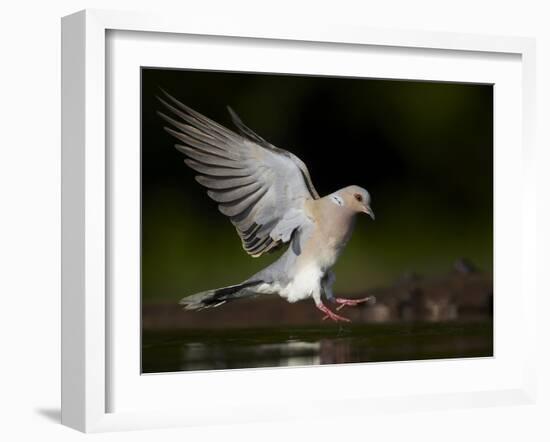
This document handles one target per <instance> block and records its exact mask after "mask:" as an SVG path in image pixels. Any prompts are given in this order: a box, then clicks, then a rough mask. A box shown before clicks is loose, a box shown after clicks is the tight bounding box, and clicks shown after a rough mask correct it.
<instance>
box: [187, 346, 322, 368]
mask: <svg viewBox="0 0 550 442" xmlns="http://www.w3.org/2000/svg"><path fill="white" fill-rule="evenodd" d="M319 348H320V343H319V342H301V341H296V340H288V341H286V342H281V343H270V344H258V345H256V346H251V345H246V344H239V343H233V344H232V345H230V346H228V345H227V343H221V342H217V343H204V342H189V343H184V344H182V346H181V353H180V357H181V362H180V367H181V369H182V370H204V369H205V368H207V369H224V368H237V367H247V366H250V365H249V364H250V362H248V361H254V362H253V363H254V367H283V366H287V367H289V366H299V365H319V364H320V363H321V362H320V355H319V353H320V352H319Z"/></svg>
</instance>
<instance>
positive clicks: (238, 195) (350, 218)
mask: <svg viewBox="0 0 550 442" xmlns="http://www.w3.org/2000/svg"><path fill="white" fill-rule="evenodd" d="M159 100H160V102H161V103H162V104H163V106H164V108H165V112H159V115H160V116H161V117H162V118H163V119H164V120H165V121H166V122H167V123H169V125H170V126H169V127H165V129H166V131H167V132H168V133H170V134H171V135H173V136H174V137H175V138H176V139H177V140H179V141H180V142H181V144H176V148H177V149H178V150H179V151H180V152H182V153H183V154H184V155H185V156H186V157H187V158H186V159H185V163H186V164H187V166H189V167H190V168H191V169H193V170H195V171H196V172H198V175H197V176H196V180H197V181H198V182H199V183H200V184H201V185H203V186H204V187H206V188H207V189H208V190H207V194H208V196H209V197H210V198H212V199H213V200H214V201H215V202H216V203H218V208H219V210H220V212H221V213H223V214H224V215H226V216H227V217H228V218H229V219H230V221H231V223H232V224H233V225H234V226H235V229H236V230H237V233H238V235H239V237H240V238H241V241H242V245H243V248H244V250H245V251H246V252H247V253H248V254H249V255H251V256H253V257H258V256H261V255H263V254H265V253H267V252H269V251H271V250H273V249H275V248H276V247H278V246H280V245H282V244H286V243H289V247H288V249H287V250H286V251H285V252H284V254H283V255H282V256H281V257H280V258H279V259H278V260H277V261H275V262H274V263H273V264H271V265H269V266H268V267H266V268H265V269H263V270H261V271H260V272H258V273H256V274H255V275H253V276H252V277H250V278H249V279H247V280H246V281H244V282H242V283H240V284H236V285H232V286H228V287H224V288H220V289H213V290H207V291H205V292H201V293H197V294H194V295H190V296H187V297H185V298H183V299H182V300H181V301H180V303H181V304H182V305H183V306H184V307H185V308H186V309H188V310H195V309H202V308H207V307H217V306H219V305H222V304H224V303H226V302H227V301H231V300H234V299H239V298H244V297H249V296H254V295H258V294H278V295H279V296H282V297H283V298H286V299H287V300H288V301H289V302H295V301H298V300H302V299H306V298H310V297H312V298H313V300H314V301H315V305H316V306H317V308H319V309H320V310H321V311H323V312H324V313H325V315H326V316H325V318H327V317H328V318H330V319H333V320H335V321H339V320H341V321H347V320H348V319H347V318H345V317H343V316H340V315H338V314H336V313H334V312H332V311H331V310H330V309H329V308H328V307H326V306H325V305H324V303H323V301H322V295H324V296H325V297H326V298H327V299H328V300H329V301H332V302H334V303H336V304H338V305H339V307H338V309H340V308H341V307H343V306H345V305H357V304H359V303H361V302H365V301H367V300H369V299H370V297H367V298H363V299H344V298H337V297H335V296H334V295H333V293H332V285H333V284H334V280H335V277H334V273H333V272H332V270H331V268H332V266H333V265H334V264H335V262H336V260H337V258H338V256H339V255H340V253H341V251H342V249H343V248H344V246H345V245H346V243H347V241H348V240H349V237H350V235H351V232H352V230H353V226H354V222H355V215H356V214H358V213H367V214H369V215H370V216H371V217H372V218H373V219H374V214H373V212H372V210H371V208H370V195H369V193H368V192H367V191H366V190H365V189H363V188H361V187H359V186H349V187H345V188H344V189H341V190H339V191H337V192H334V193H332V194H330V195H327V196H325V197H323V198H321V197H320V196H319V194H318V193H317V191H316V190H315V187H314V186H313V183H312V180H311V176H310V174H309V171H308V169H307V167H306V165H305V164H304V163H303V162H302V161H301V160H300V159H299V158H298V157H297V156H296V155H294V154H292V153H291V152H288V151H286V150H284V149H280V148H278V147H275V146H273V145H272V144H270V143H269V142H267V141H265V140H264V139H263V138H262V137H260V136H259V135H257V134H256V133H255V132H253V131H252V130H251V129H250V128H248V127H247V126H245V125H244V124H243V122H242V121H241V120H240V119H239V117H238V116H237V115H236V114H235V112H233V110H231V109H229V113H230V115H231V118H232V120H233V123H234V124H235V126H236V127H237V128H238V130H239V132H240V133H238V134H237V133H235V132H233V131H231V130H229V129H227V128H225V127H223V126H221V125H220V124H218V123H216V122H214V121H212V120H211V119H209V118H207V117H205V116H204V115H202V114H200V113H198V112H197V111H195V110H193V109H191V108H190V107H188V106H186V105H185V104H183V103H181V102H179V101H178V100H176V99H175V98H174V97H172V96H170V95H169V94H167V93H166V92H164V96H163V97H159Z"/></svg>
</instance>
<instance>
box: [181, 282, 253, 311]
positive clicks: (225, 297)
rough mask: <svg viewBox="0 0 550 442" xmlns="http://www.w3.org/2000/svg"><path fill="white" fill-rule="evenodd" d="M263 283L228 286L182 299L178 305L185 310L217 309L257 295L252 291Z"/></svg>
mask: <svg viewBox="0 0 550 442" xmlns="http://www.w3.org/2000/svg"><path fill="white" fill-rule="evenodd" d="M262 282H263V281H247V282H243V283H242V284H237V285H230V286H228V287H222V288H220V289H213V290H206V291H205V292H200V293H195V294H194V295H189V296H186V297H185V298H183V299H182V300H181V301H180V302H179V303H180V305H182V306H183V307H184V308H185V310H202V309H204V308H210V307H218V306H220V305H222V304H225V303H226V302H228V301H233V300H235V299H242V298H248V297H251V296H255V295H257V292H255V291H254V290H253V288H254V287H255V286H258V285H259V284H261V283H262Z"/></svg>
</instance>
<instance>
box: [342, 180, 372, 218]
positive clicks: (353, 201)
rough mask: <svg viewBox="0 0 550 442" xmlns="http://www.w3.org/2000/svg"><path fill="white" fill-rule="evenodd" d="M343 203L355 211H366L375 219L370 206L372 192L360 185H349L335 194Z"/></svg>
mask: <svg viewBox="0 0 550 442" xmlns="http://www.w3.org/2000/svg"><path fill="white" fill-rule="evenodd" d="M334 196H335V197H337V198H339V199H340V201H341V202H342V205H343V206H345V207H346V208H348V209H349V210H351V211H353V212H355V213H366V214H367V215H369V216H370V217H371V218H372V219H374V212H373V211H372V209H371V207H370V194H369V192H367V191H366V190H365V189H363V188H362V187H359V186H348V187H344V188H343V189H341V190H339V191H338V192H336V193H335V194H334Z"/></svg>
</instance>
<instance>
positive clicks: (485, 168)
mask: <svg viewBox="0 0 550 442" xmlns="http://www.w3.org/2000/svg"><path fill="white" fill-rule="evenodd" d="M159 88H163V89H165V90H166V91H167V92H168V93H170V94H171V95H173V96H174V97H176V98H177V99H178V100H180V101H182V102H184V103H185V104H187V105H189V106H191V107H192V108H194V109H195V110H197V111H199V112H201V113H203V114H205V115H206V116H208V117H210V118H212V119H214V120H215V121H217V122H219V123H221V124H223V125H225V126H227V127H229V128H231V129H234V128H233V126H232V124H231V122H230V118H229V115H228V113H227V111H226V105H230V106H231V107H232V108H233V109H234V110H235V111H236V112H237V113H238V114H239V116H240V117H241V119H242V120H243V121H244V123H245V124H247V125H248V126H249V127H251V128H252V129H253V130H254V131H255V132H257V133H258V134H259V135H260V136H262V137H263V138H265V139H266V140H268V141H270V142H271V143H272V144H274V145H276V146H278V147H281V148H284V149H287V150H290V151H292V152H293V153H295V154H296V155H298V156H299V157H300V158H301V159H302V160H303V161H304V162H305V163H306V164H307V166H308V168H309V171H310V173H311V176H312V179H313V182H314V185H315V186H316V188H317V190H318V191H319V193H320V194H321V195H326V194H328V193H331V192H333V191H335V190H337V189H339V188H341V187H344V186H347V185H349V184H357V185H360V186H362V187H365V188H366V189H367V190H368V191H369V192H370V193H371V196H372V207H373V209H374V212H375V213H376V221H375V222H372V221H371V220H370V219H369V218H367V217H360V219H359V220H358V223H357V226H356V228H355V232H354V234H353V237H352V239H351V241H350V242H349V244H348V246H347V248H346V250H345V251H344V253H343V254H342V256H341V258H340V260H339V261H338V263H337V265H336V268H335V271H336V274H337V281H336V285H335V292H336V293H337V294H338V295H345V294H355V293H361V292H363V291H364V290H365V289H369V288H373V287H380V286H388V285H391V284H393V283H394V282H395V281H396V279H398V278H399V277H400V276H401V275H403V274H405V273H410V272H418V273H422V274H426V275H437V274H441V273H444V272H446V271H448V269H449V268H450V267H451V266H452V264H453V262H455V261H456V260H457V259H458V258H460V257H467V258H468V259H470V260H471V261H473V262H474V263H475V264H476V265H477V266H478V267H480V269H481V270H482V271H484V272H487V273H489V274H490V273H491V272H492V250H493V247H492V236H493V235H492V224H493V218H492V216H493V199H492V198H493V197H492V195H493V168H492V167H493V166H492V164H493V135H492V134H493V88H492V86H491V85H475V84H457V83H435V82H420V81H394V80H391V81H390V80H378V79H352V78H342V77H339V78H328V77H306V76H294V75H266V74H250V73H226V72H204V71H184V70H168V69H149V68H143V69H142V296H143V302H144V303H145V304H146V303H149V302H172V301H174V302H176V301H178V300H179V299H180V298H181V297H183V296H186V295H189V294H192V293H194V292H198V291H203V290H206V289H210V288H215V287H222V286H226V285H230V284H234V283H237V282H240V281H242V280H244V279H246V278H247V277H249V276H250V275H251V274H253V273H254V272H256V271H258V270H260V269H261V268H263V267H265V266H266V265H268V264H269V263H270V262H272V261H273V260H274V259H276V258H277V256H279V254H278V253H277V254H272V255H268V256H265V257H261V258H257V259H253V258H251V257H249V256H248V255H247V254H246V253H245V252H244V251H243V250H242V248H241V244H240V240H239V238H238V236H237V234H236V233H235V231H234V228H233V226H232V225H231V223H230V222H229V221H228V219H226V217H224V216H223V215H222V214H221V213H219V212H218V210H217V208H216V205H215V204H214V202H213V201H211V200H210V199H209V198H208V197H207V196H206V193H205V191H204V189H203V188H202V187H201V186H199V185H198V183H196V182H195V180H194V178H193V177H194V172H193V171H192V170H191V169H189V168H187V166H186V165H185V164H184V162H183V160H184V156H183V155H182V154H181V153H179V152H178V151H176V149H175V148H174V147H173V146H174V139H173V138H172V137H171V136H170V135H169V134H167V133H166V132H165V131H164V130H163V122H162V120H161V119H160V118H159V117H158V115H157V114H156V111H157V110H159V109H160V108H161V105H160V103H159V102H158V101H157V100H156V98H155V97H156V95H158V94H159Z"/></svg>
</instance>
